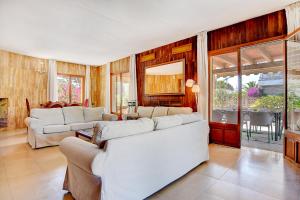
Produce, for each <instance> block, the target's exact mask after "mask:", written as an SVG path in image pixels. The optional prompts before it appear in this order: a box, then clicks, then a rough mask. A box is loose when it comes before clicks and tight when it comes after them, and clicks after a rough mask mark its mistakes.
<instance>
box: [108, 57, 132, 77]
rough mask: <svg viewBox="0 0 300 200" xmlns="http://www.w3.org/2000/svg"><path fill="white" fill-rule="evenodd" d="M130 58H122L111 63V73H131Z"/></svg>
mask: <svg viewBox="0 0 300 200" xmlns="http://www.w3.org/2000/svg"><path fill="white" fill-rule="evenodd" d="M129 65H130V57H126V58H122V59H119V60H116V61H113V62H111V63H110V73H111V74H119V73H126V72H129Z"/></svg>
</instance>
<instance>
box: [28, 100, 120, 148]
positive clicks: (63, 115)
mask: <svg viewBox="0 0 300 200" xmlns="http://www.w3.org/2000/svg"><path fill="white" fill-rule="evenodd" d="M117 119H118V118H117V116H116V115H111V114H104V108H102V107H98V108H83V107H81V106H73V107H64V108H50V109H45V108H35V109H32V110H31V111H30V117H27V118H26V119H25V124H26V125H27V127H28V136H27V137H28V143H29V144H30V145H31V147H32V148H40V147H45V146H54V145H58V144H59V142H60V141H61V140H62V139H64V138H65V137H68V136H74V135H75V131H77V130H89V131H93V128H94V127H95V125H96V123H97V122H99V121H102V120H117Z"/></svg>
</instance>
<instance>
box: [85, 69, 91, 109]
mask: <svg viewBox="0 0 300 200" xmlns="http://www.w3.org/2000/svg"><path fill="white" fill-rule="evenodd" d="M84 85H85V90H84V93H85V94H84V99H88V101H89V106H90V105H91V96H90V90H91V67H90V66H89V65H87V66H86V68H85V84H84Z"/></svg>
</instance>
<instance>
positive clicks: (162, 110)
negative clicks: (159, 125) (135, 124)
mask: <svg viewBox="0 0 300 200" xmlns="http://www.w3.org/2000/svg"><path fill="white" fill-rule="evenodd" d="M192 112H193V109H192V108H190V107H164V106H157V107H152V106H138V108H137V111H136V113H131V114H124V115H123V116H122V119H123V120H127V118H128V117H135V118H138V117H147V118H153V117H161V116H167V115H177V114H190V113H192Z"/></svg>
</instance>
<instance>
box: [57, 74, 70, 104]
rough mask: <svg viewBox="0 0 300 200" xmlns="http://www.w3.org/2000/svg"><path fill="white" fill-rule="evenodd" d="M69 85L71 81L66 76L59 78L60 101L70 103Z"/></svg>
mask: <svg viewBox="0 0 300 200" xmlns="http://www.w3.org/2000/svg"><path fill="white" fill-rule="evenodd" d="M69 84H70V79H69V77H68V76H64V75H58V76H57V85H58V101H63V102H67V103H69V101H70V93H69Z"/></svg>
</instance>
